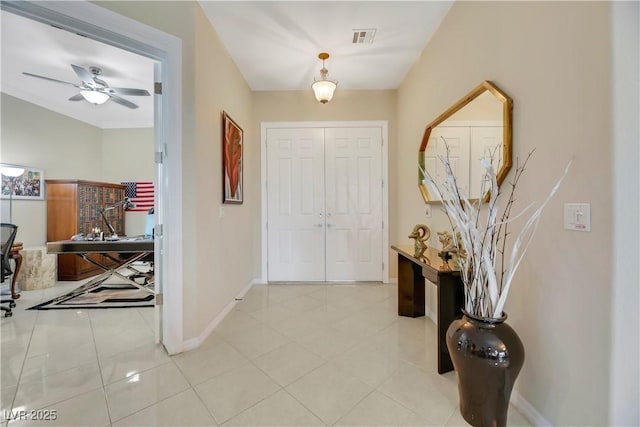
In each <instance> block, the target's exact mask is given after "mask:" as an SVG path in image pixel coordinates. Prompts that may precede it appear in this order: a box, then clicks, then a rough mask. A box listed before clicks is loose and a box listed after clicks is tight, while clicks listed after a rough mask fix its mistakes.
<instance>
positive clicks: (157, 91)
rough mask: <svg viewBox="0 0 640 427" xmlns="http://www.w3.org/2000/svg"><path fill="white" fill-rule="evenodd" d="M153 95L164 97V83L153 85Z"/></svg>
mask: <svg viewBox="0 0 640 427" xmlns="http://www.w3.org/2000/svg"><path fill="white" fill-rule="evenodd" d="M153 93H155V94H156V95H162V83H161V82H155V83H154V84H153Z"/></svg>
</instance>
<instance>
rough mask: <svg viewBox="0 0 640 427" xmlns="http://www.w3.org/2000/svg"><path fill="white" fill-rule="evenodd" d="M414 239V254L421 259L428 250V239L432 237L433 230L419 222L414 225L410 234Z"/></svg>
mask: <svg viewBox="0 0 640 427" xmlns="http://www.w3.org/2000/svg"><path fill="white" fill-rule="evenodd" d="M408 237H409V238H410V239H414V240H415V243H414V246H413V256H414V257H416V258H418V259H420V258H423V257H424V251H426V250H427V240H429V237H431V230H429V227H427V226H426V225H424V224H417V225H416V226H415V227H413V231H412V232H411V234H409V236H408Z"/></svg>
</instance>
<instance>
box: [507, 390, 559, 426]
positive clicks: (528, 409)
mask: <svg viewBox="0 0 640 427" xmlns="http://www.w3.org/2000/svg"><path fill="white" fill-rule="evenodd" d="M511 404H512V405H513V406H515V408H516V409H517V410H518V411H519V412H520V413H521V414H522V416H523V417H525V418H526V419H527V421H529V422H530V423H531V425H534V426H536V427H552V426H553V424H551V423H550V422H549V421H548V420H547V419H546V418H545V417H544V416H542V414H541V413H540V412H539V411H538V410H537V409H536V408H535V407H534V406H533V405H532V404H531V403H529V401H528V400H527V399H525V398H524V397H522V395H521V394H520V393H518V392H517V391H515V390H514V391H513V392H512V393H511Z"/></svg>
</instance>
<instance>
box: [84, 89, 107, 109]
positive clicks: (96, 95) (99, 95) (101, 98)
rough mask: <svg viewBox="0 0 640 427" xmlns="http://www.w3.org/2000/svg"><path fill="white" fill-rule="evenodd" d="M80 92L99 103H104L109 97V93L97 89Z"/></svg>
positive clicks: (91, 101)
mask: <svg viewBox="0 0 640 427" xmlns="http://www.w3.org/2000/svg"><path fill="white" fill-rule="evenodd" d="M80 94H81V95H82V96H83V98H84V99H86V100H87V101H89V102H90V103H92V104H97V105H100V104H104V103H105V102H107V100H108V99H109V95H107V94H106V93H103V92H98V91H96V90H81V91H80Z"/></svg>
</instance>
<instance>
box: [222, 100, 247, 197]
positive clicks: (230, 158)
mask: <svg viewBox="0 0 640 427" xmlns="http://www.w3.org/2000/svg"><path fill="white" fill-rule="evenodd" d="M243 145H244V141H243V132H242V128H241V127H240V126H238V125H237V123H236V122H234V121H233V120H232V119H231V117H229V115H228V114H227V113H225V112H224V111H223V112H222V174H223V176H222V186H223V187H222V194H223V198H222V203H242V195H243V194H242V193H243V188H242V169H243V167H242V166H243V165H242V146H243Z"/></svg>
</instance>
